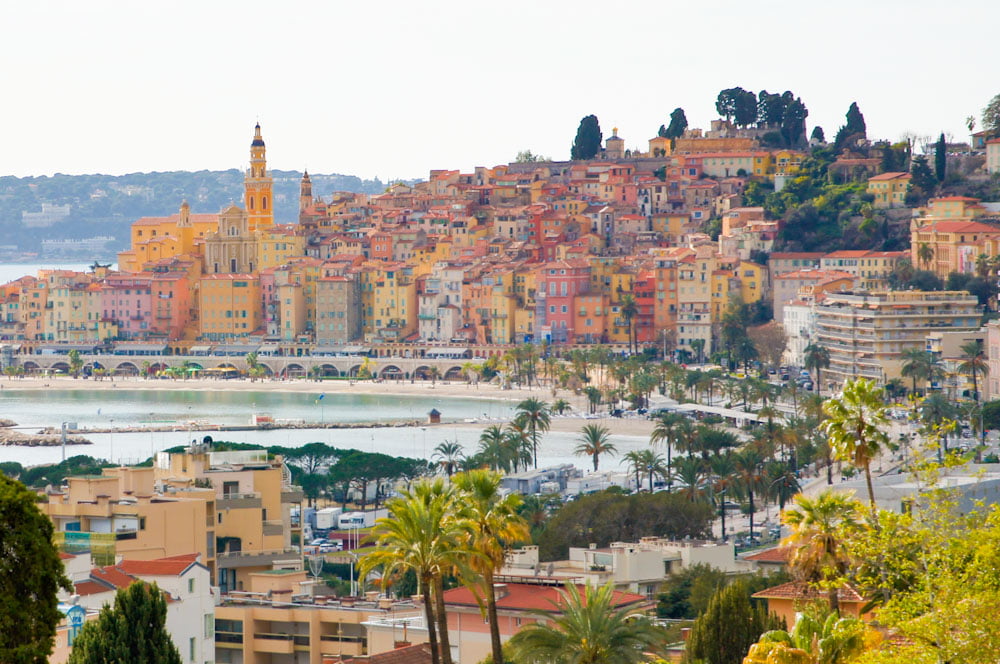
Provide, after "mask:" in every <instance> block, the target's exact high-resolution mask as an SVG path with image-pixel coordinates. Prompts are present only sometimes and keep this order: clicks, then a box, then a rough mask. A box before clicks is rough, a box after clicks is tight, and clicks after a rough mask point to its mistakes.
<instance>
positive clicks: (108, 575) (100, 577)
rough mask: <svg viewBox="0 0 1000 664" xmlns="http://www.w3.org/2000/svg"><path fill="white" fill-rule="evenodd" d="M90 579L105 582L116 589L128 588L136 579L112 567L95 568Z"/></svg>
mask: <svg viewBox="0 0 1000 664" xmlns="http://www.w3.org/2000/svg"><path fill="white" fill-rule="evenodd" d="M90 578H91V579H93V580H95V581H98V582H101V581H103V582H104V583H108V584H110V585H112V586H114V587H115V588H128V587H129V586H130V585H132V584H133V583H134V582H135V579H134V578H132V577H131V576H129V575H128V574H126V573H125V572H123V571H122V570H120V569H118V568H117V567H114V566H112V565H109V566H107V567H95V568H94V569H92V570H91V571H90Z"/></svg>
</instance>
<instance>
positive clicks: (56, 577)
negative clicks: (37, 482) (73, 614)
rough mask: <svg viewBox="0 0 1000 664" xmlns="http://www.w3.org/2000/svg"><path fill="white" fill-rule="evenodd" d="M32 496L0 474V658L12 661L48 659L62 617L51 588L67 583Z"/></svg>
mask: <svg viewBox="0 0 1000 664" xmlns="http://www.w3.org/2000/svg"><path fill="white" fill-rule="evenodd" d="M35 497H36V496H35V494H34V493H33V492H31V491H29V490H28V489H26V488H25V486H24V485H23V484H21V483H20V482H18V481H16V480H12V479H9V478H8V477H5V476H3V475H0V661H3V662H11V664H43V663H44V662H46V661H48V657H49V653H50V652H51V651H52V646H53V641H54V637H55V633H56V625H58V624H59V621H60V620H62V617H63V616H62V613H61V612H60V611H59V608H58V604H59V602H58V599H57V598H56V593H58V592H59V589H60V588H62V589H64V590H70V589H71V588H72V586H71V585H70V582H69V579H67V578H66V575H65V574H64V573H63V564H62V561H61V560H60V559H59V553H58V551H56V548H55V546H53V544H52V521H50V520H49V518H48V517H47V516H45V515H44V514H42V512H41V511H40V510H39V509H38V506H37V505H36V501H35Z"/></svg>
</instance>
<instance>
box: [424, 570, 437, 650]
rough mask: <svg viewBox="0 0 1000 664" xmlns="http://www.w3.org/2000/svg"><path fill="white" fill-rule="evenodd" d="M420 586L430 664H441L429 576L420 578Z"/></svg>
mask: <svg viewBox="0 0 1000 664" xmlns="http://www.w3.org/2000/svg"><path fill="white" fill-rule="evenodd" d="M420 586H421V588H422V589H423V591H424V620H425V621H426V622H427V640H428V641H429V642H430V644H431V664H441V658H440V655H439V654H438V640H437V628H436V626H435V624H434V607H433V606H431V602H432V601H433V600H432V598H431V595H432V594H433V593H432V592H431V577H430V575H424V576H422V577H421V578H420Z"/></svg>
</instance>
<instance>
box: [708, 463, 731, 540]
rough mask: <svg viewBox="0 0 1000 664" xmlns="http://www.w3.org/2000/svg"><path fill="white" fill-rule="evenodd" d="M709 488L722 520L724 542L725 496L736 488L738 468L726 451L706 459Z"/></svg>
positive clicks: (724, 538)
mask: <svg viewBox="0 0 1000 664" xmlns="http://www.w3.org/2000/svg"><path fill="white" fill-rule="evenodd" d="M708 470H709V477H710V478H709V486H710V487H711V488H712V498H713V500H715V502H716V503H717V504H718V506H719V514H720V515H721V518H722V523H721V524H720V525H721V526H722V539H723V540H726V539H727V537H726V506H725V502H726V494H730V495H732V494H733V493H734V489H735V488H736V481H737V473H738V468H737V467H736V457H735V455H734V454H733V453H732V452H730V451H728V450H727V451H726V452H725V453H724V454H716V455H713V456H711V457H709V459H708Z"/></svg>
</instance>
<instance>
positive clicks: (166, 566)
mask: <svg viewBox="0 0 1000 664" xmlns="http://www.w3.org/2000/svg"><path fill="white" fill-rule="evenodd" d="M194 564H195V562H194V561H193V560H123V561H121V562H120V563H118V566H117V567H118V569H119V570H121V571H122V572H123V573H125V574H129V575H131V576H180V575H181V574H183V573H184V572H186V571H187V570H188V569H189V568H190V567H191V566H192V565H194Z"/></svg>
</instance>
